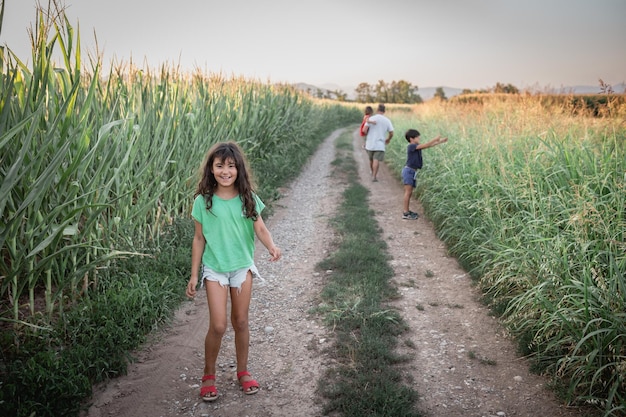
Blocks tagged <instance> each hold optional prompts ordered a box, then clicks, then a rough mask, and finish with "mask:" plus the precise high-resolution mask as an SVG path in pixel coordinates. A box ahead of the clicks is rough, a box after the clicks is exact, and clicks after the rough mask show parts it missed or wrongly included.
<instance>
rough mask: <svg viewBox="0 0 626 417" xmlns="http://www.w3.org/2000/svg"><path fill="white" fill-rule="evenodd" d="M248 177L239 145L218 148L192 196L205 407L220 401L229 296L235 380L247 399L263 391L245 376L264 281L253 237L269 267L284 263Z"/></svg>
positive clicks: (190, 289) (192, 285)
mask: <svg viewBox="0 0 626 417" xmlns="http://www.w3.org/2000/svg"><path fill="white" fill-rule="evenodd" d="M249 172H250V171H249V169H248V163H247V161H246V159H245V156H244V154H243V152H242V151H241V149H240V148H239V146H238V145H237V144H236V143H234V142H222V143H217V144H215V145H213V146H212V147H211V149H209V152H208V153H207V156H206V158H205V161H204V164H203V166H202V168H201V178H200V181H199V182H198V187H197V189H196V192H195V194H194V197H195V200H194V204H193V209H192V213H191V214H192V217H193V218H194V220H195V233H194V237H193V243H192V251H191V277H190V278H189V282H188V284H187V291H186V294H187V296H188V297H190V298H193V297H195V295H196V287H197V285H198V275H199V272H202V283H203V284H205V288H206V297H207V303H208V307H209V316H210V318H209V330H208V332H207V335H206V337H205V340H204V356H205V365H204V376H203V377H202V386H201V388H200V396H201V397H202V399H203V400H204V401H214V400H216V399H217V396H218V394H217V389H216V387H215V382H214V381H215V364H216V361H217V355H218V353H219V350H220V346H221V343H222V337H223V336H224V333H225V332H226V326H227V301H228V296H229V294H230V299H231V323H232V326H233V330H234V332H235V350H236V356H237V379H238V380H239V383H240V385H241V387H242V389H243V392H244V393H245V394H256V393H257V392H258V390H259V384H258V382H257V381H255V380H254V379H253V378H252V377H251V375H250V373H249V372H248V370H247V367H248V347H249V342H250V330H249V326H248V310H249V307H250V299H251V297H252V279H253V277H260V275H259V272H258V270H257V268H256V266H255V265H254V237H255V235H256V237H257V238H258V239H259V240H260V241H261V243H262V244H263V245H264V246H265V247H266V248H267V250H268V251H269V254H270V261H276V260H278V259H280V257H281V251H280V248H278V247H277V246H276V245H275V244H274V241H273V240H272V235H271V234H270V232H269V230H268V229H267V227H266V226H265V223H264V222H263V219H262V218H261V212H262V211H263V209H264V208H265V204H263V202H262V201H261V199H260V198H259V197H258V196H257V195H256V194H255V192H254V190H253V185H252V183H251V178H250V174H249Z"/></svg>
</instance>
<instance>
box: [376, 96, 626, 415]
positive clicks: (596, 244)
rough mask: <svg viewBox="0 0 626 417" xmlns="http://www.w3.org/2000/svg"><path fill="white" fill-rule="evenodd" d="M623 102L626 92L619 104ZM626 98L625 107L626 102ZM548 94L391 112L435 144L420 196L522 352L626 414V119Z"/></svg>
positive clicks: (399, 145) (572, 391) (575, 397)
mask: <svg viewBox="0 0 626 417" xmlns="http://www.w3.org/2000/svg"><path fill="white" fill-rule="evenodd" d="M616 102H618V103H619V101H616ZM622 106H623V105H622ZM610 110H611V113H612V114H613V115H614V116H613V117H602V118H598V117H588V116H580V115H578V116H577V115H573V114H572V112H571V111H569V109H564V108H558V107H550V108H546V107H545V106H543V105H542V99H541V98H534V97H513V98H511V99H509V100H494V101H493V102H490V103H482V104H480V105H476V104H466V105H456V104H453V103H449V104H446V103H431V104H426V105H424V106H419V107H415V108H414V111H413V112H412V113H409V114H407V112H406V111H405V112H402V113H400V112H398V113H397V114H396V115H395V116H394V114H392V118H393V120H394V122H395V126H394V127H396V130H397V133H398V136H399V137H400V139H399V140H395V139H394V141H393V142H392V146H391V149H388V151H389V152H388V154H389V155H390V157H389V158H388V159H387V162H388V163H389V164H390V165H392V166H393V167H394V170H395V171H396V172H397V173H399V172H400V170H401V168H402V166H403V165H404V163H405V160H406V145H407V142H406V141H405V140H404V137H403V135H404V132H405V131H406V130H407V129H408V128H417V129H418V130H419V131H420V133H421V134H422V139H423V141H427V140H429V139H431V138H432V137H434V136H436V135H437V134H439V133H440V134H442V135H443V136H448V137H449V142H448V143H447V144H445V145H442V146H438V147H435V148H433V149H426V150H425V151H424V168H423V169H422V171H421V172H420V176H419V181H418V188H417V190H416V194H417V195H418V196H419V198H420V199H421V201H422V204H423V205H424V209H425V210H426V211H427V213H428V215H429V217H430V218H431V219H433V221H434V222H435V225H436V228H437V231H438V235H439V236H440V238H442V240H444V241H445V242H446V243H447V244H448V247H449V250H450V252H451V253H452V254H453V255H454V256H456V257H457V258H458V259H459V261H460V262H461V263H462V265H463V266H464V267H465V268H466V269H467V270H468V271H470V274H471V275H472V276H473V277H474V278H475V280H476V281H477V283H478V285H479V286H480V288H481V289H482V291H483V294H484V297H485V300H486V301H487V302H488V303H489V304H490V305H491V307H492V308H493V309H494V310H495V311H496V312H497V313H498V314H501V315H503V318H504V320H505V324H506V326H507V328H508V329H509V331H510V332H511V334H512V335H513V336H514V337H515V338H516V339H517V340H518V341H519V348H520V351H521V352H522V353H523V354H524V355H528V356H529V357H530V358H531V360H532V361H533V362H534V363H535V366H536V367H537V369H538V370H541V371H542V372H545V373H546V374H548V375H550V376H552V377H553V378H554V380H555V381H558V382H559V383H560V384H562V385H563V389H564V390H565V396H566V398H568V400H569V401H570V402H571V403H575V404H581V403H586V404H593V405H596V406H598V407H600V408H601V409H603V410H604V412H605V415H607V416H608V415H615V416H617V415H623V413H624V412H626V278H625V273H626V125H625V124H624V120H625V119H624V114H626V112H625V110H626V109H624V108H623V107H621V108H614V109H610Z"/></svg>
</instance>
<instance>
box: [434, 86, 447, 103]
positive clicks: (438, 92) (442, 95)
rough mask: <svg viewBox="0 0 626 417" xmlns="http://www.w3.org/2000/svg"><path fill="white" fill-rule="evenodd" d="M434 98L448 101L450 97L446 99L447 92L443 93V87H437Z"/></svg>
mask: <svg viewBox="0 0 626 417" xmlns="http://www.w3.org/2000/svg"><path fill="white" fill-rule="evenodd" d="M434 97H435V98H436V99H439V100H447V99H448V97H446V92H445V91H443V87H437V89H436V90H435V95H434Z"/></svg>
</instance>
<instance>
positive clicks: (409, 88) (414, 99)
mask: <svg viewBox="0 0 626 417" xmlns="http://www.w3.org/2000/svg"><path fill="white" fill-rule="evenodd" d="M417 90H418V87H417V86H414V85H413V84H411V83H410V82H408V81H405V80H400V81H392V82H391V86H390V88H389V102H391V103H403V104H413V103H419V102H421V97H420V96H419V95H418V94H417Z"/></svg>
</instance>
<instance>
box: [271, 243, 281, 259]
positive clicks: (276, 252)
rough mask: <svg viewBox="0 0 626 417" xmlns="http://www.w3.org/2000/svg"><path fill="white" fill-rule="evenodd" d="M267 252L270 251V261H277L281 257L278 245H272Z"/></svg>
mask: <svg viewBox="0 0 626 417" xmlns="http://www.w3.org/2000/svg"><path fill="white" fill-rule="evenodd" d="M269 253H270V261H272V262H273V261H277V260H279V259H280V257H281V255H282V254H281V252H280V248H279V247H278V246H272V247H271V248H270V249H269Z"/></svg>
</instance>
